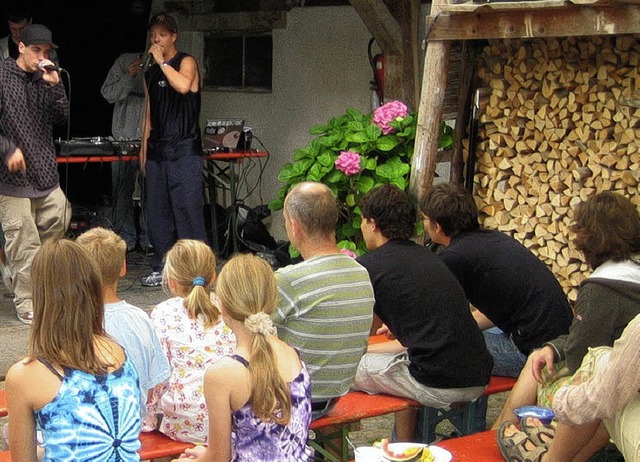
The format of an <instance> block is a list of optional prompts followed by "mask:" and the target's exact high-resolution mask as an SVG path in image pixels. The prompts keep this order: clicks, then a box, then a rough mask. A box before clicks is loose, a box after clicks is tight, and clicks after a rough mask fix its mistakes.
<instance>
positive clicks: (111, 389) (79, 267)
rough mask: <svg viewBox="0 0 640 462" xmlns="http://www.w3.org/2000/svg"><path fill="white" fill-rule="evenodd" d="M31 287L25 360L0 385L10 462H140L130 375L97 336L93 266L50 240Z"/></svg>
mask: <svg viewBox="0 0 640 462" xmlns="http://www.w3.org/2000/svg"><path fill="white" fill-rule="evenodd" d="M32 281H33V308H34V310H33V312H34V317H33V325H32V327H31V334H30V339H29V356H28V357H27V358H25V359H23V360H21V361H19V362H17V363H16V364H14V365H13V366H12V367H11V369H9V372H8V373H7V377H6V382H5V386H6V390H7V402H8V405H9V413H10V416H11V418H10V419H9V446H10V450H11V460H13V462H23V461H29V462H32V461H34V460H37V455H36V454H37V452H41V453H42V454H41V455H42V460H44V461H71V460H73V461H89V460H92V461H110V460H121V461H138V460H140V457H139V456H138V449H139V448H140V441H139V439H138V436H139V433H140V400H139V397H140V390H139V388H138V374H137V373H136V371H135V368H134V366H133V364H132V363H131V362H130V360H129V359H128V358H127V356H126V354H125V351H124V350H123V349H122V347H121V346H120V345H118V344H117V343H116V342H115V341H113V340H112V339H111V338H110V337H109V336H108V335H107V334H106V333H105V331H104V328H103V303H102V278H101V276H100V270H99V269H98V267H97V264H96V263H95V261H94V260H93V259H92V258H91V256H90V255H89V253H88V252H87V251H86V250H85V249H83V248H82V247H81V246H79V245H78V244H76V243H75V242H72V241H70V240H50V241H47V242H46V243H44V244H43V245H42V247H41V248H40V250H39V251H38V253H37V254H36V256H35V258H34V260H33V267H32ZM36 427H37V429H38V430H41V431H42V437H43V443H42V445H41V449H40V450H39V449H38V448H37V443H36Z"/></svg>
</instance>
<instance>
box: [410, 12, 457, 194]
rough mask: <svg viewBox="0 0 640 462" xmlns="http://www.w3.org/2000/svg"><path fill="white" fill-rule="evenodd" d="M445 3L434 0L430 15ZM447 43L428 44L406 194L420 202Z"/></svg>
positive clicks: (434, 142) (434, 141)
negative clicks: (407, 192)
mask: <svg viewBox="0 0 640 462" xmlns="http://www.w3.org/2000/svg"><path fill="white" fill-rule="evenodd" d="M443 5H446V0H445V1H443V0H434V2H433V4H432V5H431V15H432V16H436V15H438V13H439V12H440V11H441V10H442V6H443ZM450 52H451V42H450V41H448V40H447V41H431V42H429V43H428V45H427V51H426V53H425V59H424V72H423V74H422V76H423V78H422V92H421V96H420V106H419V108H418V126H417V130H416V141H415V150H414V152H413V157H412V159H411V177H410V184H409V193H410V194H411V195H412V196H413V197H414V198H415V199H419V198H420V197H422V194H423V193H424V192H425V191H426V190H427V189H428V188H429V187H430V186H431V184H432V183H433V177H434V175H435V171H436V162H437V155H438V141H439V135H440V123H441V121H442V113H443V108H444V95H445V91H446V88H447V71H448V68H449V55H450Z"/></svg>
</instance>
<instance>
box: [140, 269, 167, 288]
mask: <svg viewBox="0 0 640 462" xmlns="http://www.w3.org/2000/svg"><path fill="white" fill-rule="evenodd" d="M140 282H141V283H142V285H143V286H145V287H157V286H159V285H160V284H162V274H161V273H158V272H157V271H154V272H153V273H151V274H150V275H149V276H145V277H143V278H142V280H141V281H140Z"/></svg>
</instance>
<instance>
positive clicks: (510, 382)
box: [483, 375, 518, 395]
mask: <svg viewBox="0 0 640 462" xmlns="http://www.w3.org/2000/svg"><path fill="white" fill-rule="evenodd" d="M517 380H518V379H514V378H513V377H501V376H499V375H492V376H491V379H490V380H489V385H487V388H485V390H484V393H483V394H484V395H493V394H494V393H502V392H503V391H509V390H511V389H512V388H513V386H514V385H515V384H516V381H517Z"/></svg>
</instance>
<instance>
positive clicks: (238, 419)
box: [231, 355, 313, 462]
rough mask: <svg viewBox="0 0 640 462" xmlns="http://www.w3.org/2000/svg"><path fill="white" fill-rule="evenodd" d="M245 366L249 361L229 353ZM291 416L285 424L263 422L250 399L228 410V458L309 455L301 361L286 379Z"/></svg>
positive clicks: (294, 460) (307, 384) (284, 460)
mask: <svg viewBox="0 0 640 462" xmlns="http://www.w3.org/2000/svg"><path fill="white" fill-rule="evenodd" d="M231 357H232V358H234V359H235V360H236V361H238V362H240V363H242V364H243V365H244V366H245V367H248V366H249V362H248V361H247V360H246V359H244V358H243V357H242V356H238V355H232V356H231ZM289 388H290V390H291V420H290V421H289V424H288V425H286V426H283V425H280V424H277V423H276V422H264V421H262V420H261V419H259V418H258V417H256V415H255V414H254V413H253V410H252V409H251V401H249V402H247V404H245V405H244V406H242V408H241V409H238V410H237V411H235V412H232V413H231V447H232V448H233V449H234V454H233V458H232V459H231V460H232V462H262V461H264V462H302V461H307V460H309V459H310V458H311V456H312V455H313V451H312V449H311V448H310V447H309V446H307V437H308V436H309V424H310V423H311V378H310V377H309V372H308V371H307V367H306V366H305V365H304V363H302V369H301V370H300V374H298V376H297V377H296V378H295V379H294V380H293V381H292V382H289Z"/></svg>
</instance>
